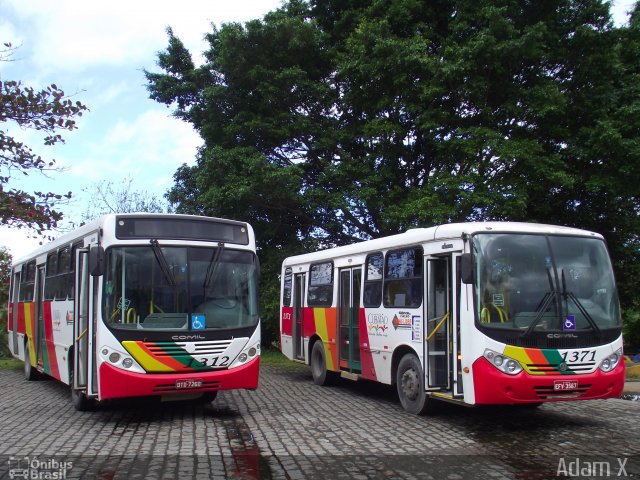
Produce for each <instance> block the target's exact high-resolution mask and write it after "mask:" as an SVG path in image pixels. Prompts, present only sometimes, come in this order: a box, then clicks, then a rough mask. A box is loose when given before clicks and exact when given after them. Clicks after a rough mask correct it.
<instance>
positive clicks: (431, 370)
mask: <svg viewBox="0 0 640 480" xmlns="http://www.w3.org/2000/svg"><path fill="white" fill-rule="evenodd" d="M459 261H460V255H459V254H453V255H452V254H445V255H437V256H436V255H433V256H429V255H428V256H427V257H426V264H425V272H426V275H427V282H426V287H427V295H426V299H427V301H426V311H425V318H426V322H425V323H426V326H425V328H426V331H425V358H426V361H425V386H426V389H427V390H431V391H438V390H441V391H443V392H447V396H451V397H455V396H459V395H461V394H462V383H461V378H460V373H461V372H460V371H459V369H460V355H459V353H460V333H459V332H460V329H459V323H458V309H456V308H455V305H457V302H458V297H459V291H458V289H457V288H455V285H458V284H459V280H458V277H459V275H457V273H456V272H457V270H458V269H457V268H454V266H456V265H458V263H459ZM454 371H456V372H457V374H456V375H454Z"/></svg>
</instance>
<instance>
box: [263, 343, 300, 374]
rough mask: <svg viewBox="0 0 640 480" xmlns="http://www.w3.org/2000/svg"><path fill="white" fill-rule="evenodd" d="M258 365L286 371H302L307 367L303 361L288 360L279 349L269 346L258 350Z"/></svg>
mask: <svg viewBox="0 0 640 480" xmlns="http://www.w3.org/2000/svg"><path fill="white" fill-rule="evenodd" d="M260 365H261V366H269V367H277V368H278V369H281V370H288V371H302V370H307V369H308V368H309V367H308V366H307V365H305V364H304V363H300V362H294V361H292V360H289V359H288V358H287V357H285V356H284V355H283V354H282V353H281V352H280V351H278V350H274V349H271V348H268V349H267V348H265V349H264V350H262V352H260Z"/></svg>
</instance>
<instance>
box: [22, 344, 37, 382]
mask: <svg viewBox="0 0 640 480" xmlns="http://www.w3.org/2000/svg"><path fill="white" fill-rule="evenodd" d="M39 377H40V375H39V374H38V371H37V370H36V369H35V368H33V365H31V352H30V349H29V342H27V343H25V345H24V378H25V379H26V380H28V381H30V382H32V381H34V380H37V379H38V378H39Z"/></svg>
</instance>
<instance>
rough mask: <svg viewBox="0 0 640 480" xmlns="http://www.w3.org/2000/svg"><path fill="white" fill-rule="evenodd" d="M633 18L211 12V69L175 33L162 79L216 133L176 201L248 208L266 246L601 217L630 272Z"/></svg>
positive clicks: (634, 228) (434, 11)
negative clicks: (236, 15)
mask: <svg viewBox="0 0 640 480" xmlns="http://www.w3.org/2000/svg"><path fill="white" fill-rule="evenodd" d="M632 30H633V27H630V28H629V29H627V28H626V27H625V28H622V29H616V28H614V27H613V26H612V23H611V21H610V16H609V11H608V4H606V3H604V4H603V3H601V2H600V1H598V0H585V1H581V2H574V1H570V0H544V1H543V2H528V1H521V0H490V1H485V2H477V1H473V0H458V1H448V0H447V1H444V0H439V1H434V2H421V1H418V0H349V1H336V0H313V1H310V2H304V1H302V0H292V1H289V2H288V3H286V4H285V5H284V6H283V7H282V8H280V9H279V10H277V11H275V12H271V13H269V14H267V15H266V16H265V17H264V19H262V20H254V21H250V22H247V23H246V24H244V25H240V24H227V25H223V26H222V27H221V28H220V29H219V30H218V29H214V31H213V32H211V33H209V34H208V35H207V39H208V42H209V50H208V51H207V52H206V63H205V64H204V65H202V66H199V67H196V66H195V65H194V64H193V61H192V60H191V56H190V54H189V52H188V51H187V50H186V49H185V47H184V45H183V44H182V43H181V42H180V40H179V39H178V38H176V37H175V36H174V35H173V33H172V32H171V30H169V31H168V33H169V46H168V48H167V50H166V51H165V52H161V53H160V54H159V57H158V60H159V61H158V63H159V66H160V67H161V69H162V70H163V72H162V73H152V72H147V73H146V75H147V79H148V82H149V91H150V94H151V97H152V98H154V99H155V100H157V101H159V102H163V103H165V104H167V105H171V106H173V107H174V108H175V110H174V114H175V115H176V116H177V117H179V118H182V119H184V120H185V121H188V122H190V123H192V124H193V125H194V127H195V128H196V129H197V130H198V131H199V132H200V134H201V135H202V137H203V139H204V140H205V145H204V147H203V148H202V150H201V152H200V155H199V157H198V160H197V162H196V165H195V166H193V167H183V168H181V169H180V170H179V171H178V172H177V174H176V177H175V181H176V184H175V186H174V188H173V189H172V191H171V193H170V195H169V198H170V201H171V202H173V203H174V204H175V205H176V208H177V209H178V210H179V211H180V210H181V209H184V210H185V211H198V212H203V213H209V214H223V215H228V216H235V217H237V218H242V219H245V220H247V221H250V222H252V223H254V224H255V225H256V233H257V236H258V239H260V240H261V247H262V246H264V245H267V246H270V247H271V248H272V249H269V250H265V251H264V252H263V253H262V258H265V257H267V256H268V257H269V258H272V257H274V256H275V257H279V256H280V255H281V254H282V253H283V252H284V249H286V250H287V251H288V252H289V251H295V250H298V249H301V248H306V247H303V243H304V242H315V243H316V244H319V245H336V244H343V243H347V242H352V241H354V240H357V239H362V238H371V237H379V236H384V235H389V234H393V233H398V232H400V231H403V230H406V229H407V228H411V227H413V226H429V225H433V224H438V223H446V222H452V221H465V220H476V219H482V220H489V219H495V220H528V221H544V222H549V223H560V224H565V225H575V226H581V227H586V228H592V229H595V230H598V231H601V232H602V233H603V234H604V235H605V236H606V237H607V239H608V241H609V243H610V245H613V246H614V248H613V249H612V254H613V256H614V260H615V261H616V263H617V265H618V266H619V268H622V269H623V270H624V268H625V265H624V258H626V256H627V255H629V253H630V252H632V251H634V249H635V252H636V254H637V250H638V238H637V232H638V227H639V226H640V225H639V213H640V200H639V198H638V191H637V187H635V185H637V184H638V175H640V173H639V172H640V168H638V167H640V165H638V157H637V156H636V155H635V153H633V151H635V150H637V147H638V140H639V138H638V135H637V130H634V129H635V125H637V118H638V117H637V115H636V117H635V119H634V120H633V121H632V122H631V123H627V122H626V120H625V119H627V120H628V117H629V116H631V115H632V114H633V108H635V107H633V105H636V103H634V102H636V101H637V92H636V91H634V90H633V89H634V88H636V89H637V85H638V83H637V81H636V83H633V81H632V78H631V76H632V75H631V74H630V73H629V68H630V66H632V65H635V63H633V62H634V61H635V60H632V59H628V58H627V59H625V58H623V56H622V51H623V50H625V49H627V48H628V46H627V44H623V43H622V41H623V39H624V41H631V42H637V39H635V38H632V33H631V32H632ZM623 45H624V48H623ZM633 45H637V43H634V44H633ZM632 50H633V48H632ZM628 56H633V55H632V54H628ZM629 62H631V63H629ZM635 80H637V77H635ZM625 92H626V93H625ZM625 109H626V110H625ZM612 147H615V150H613V151H612ZM630 180H632V181H630ZM276 247H277V248H276ZM263 272H265V276H266V275H267V272H266V271H265V270H263ZM272 274H273V276H274V277H275V271H274V272H272ZM619 278H620V279H621V290H622V291H623V292H632V288H631V287H632V285H631V284H627V282H629V281H630V280H631V276H628V275H626V274H625V272H624V271H623V273H622V275H619ZM624 300H625V302H626V303H627V304H628V303H629V301H630V298H627V297H625V298H624Z"/></svg>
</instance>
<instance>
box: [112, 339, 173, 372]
mask: <svg viewBox="0 0 640 480" xmlns="http://www.w3.org/2000/svg"><path fill="white" fill-rule="evenodd" d="M122 345H123V346H124V348H126V349H127V351H128V352H129V353H130V354H131V356H132V357H133V358H135V359H136V362H138V363H139V364H140V366H142V368H144V369H145V370H146V371H147V372H151V371H153V372H175V370H174V369H173V368H171V367H170V366H168V365H165V364H164V363H162V362H160V361H158V360H156V359H155V358H153V357H152V356H151V355H149V354H148V353H147V352H145V351H144V350H143V349H142V347H140V345H138V342H134V341H125V342H122Z"/></svg>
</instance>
